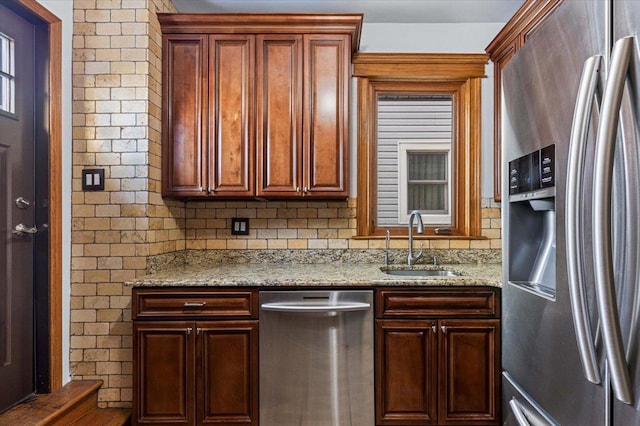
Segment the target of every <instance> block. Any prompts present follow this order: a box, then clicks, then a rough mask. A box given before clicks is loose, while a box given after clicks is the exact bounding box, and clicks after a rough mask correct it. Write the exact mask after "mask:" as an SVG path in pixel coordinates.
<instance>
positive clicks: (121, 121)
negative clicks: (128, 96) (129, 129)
mask: <svg viewBox="0 0 640 426" xmlns="http://www.w3.org/2000/svg"><path fill="white" fill-rule="evenodd" d="M111 124H112V125H113V126H133V125H134V124H136V116H135V114H111Z"/></svg>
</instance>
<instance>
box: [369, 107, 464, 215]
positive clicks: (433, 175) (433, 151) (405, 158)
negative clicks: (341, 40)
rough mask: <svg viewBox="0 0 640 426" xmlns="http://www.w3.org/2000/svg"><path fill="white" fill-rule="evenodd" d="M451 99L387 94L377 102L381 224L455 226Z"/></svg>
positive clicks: (378, 200) (379, 210) (379, 212)
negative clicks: (416, 215) (416, 218)
mask: <svg viewBox="0 0 640 426" xmlns="http://www.w3.org/2000/svg"><path fill="white" fill-rule="evenodd" d="M452 105H453V102H452V98H451V96H441V95H400V96H399V95H383V96H381V97H380V98H379V99H378V104H377V110H378V113H377V135H378V141H377V142H378V149H377V162H376V165H377V170H378V175H377V185H378V199H377V203H378V206H377V207H378V210H377V211H378V221H377V222H378V224H379V225H381V226H397V225H399V224H402V225H406V224H407V223H408V222H409V214H410V213H411V212H412V211H413V210H419V211H421V212H422V216H423V218H422V219H423V221H424V223H425V225H439V226H450V225H451V201H452V194H451V178H452V176H451V157H452V156H451V148H452V139H453V114H452Z"/></svg>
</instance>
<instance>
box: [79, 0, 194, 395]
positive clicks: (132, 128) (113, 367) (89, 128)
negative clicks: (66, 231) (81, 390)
mask: <svg viewBox="0 0 640 426" xmlns="http://www.w3.org/2000/svg"><path fill="white" fill-rule="evenodd" d="M173 11H175V10H174V9H173V5H172V3H171V2H170V1H160V0H75V1H74V28H73V33H74V36H73V160H72V161H73V182H72V234H71V240H72V249H71V250H72V261H71V339H70V345H71V354H70V361H71V365H70V370H71V373H72V375H73V379H101V380H103V381H104V385H103V387H102V389H101V391H100V394H99V404H100V406H103V407H104V406H114V407H116V406H130V401H131V396H132V395H131V381H132V380H131V379H132V376H131V370H132V353H131V343H132V339H131V321H130V318H131V312H130V306H131V295H130V293H131V292H130V289H129V288H127V287H125V286H124V285H123V282H124V281H126V280H129V279H132V278H134V277H136V276H138V275H141V274H144V273H145V272H146V269H147V257H148V256H149V255H154V254H159V253H165V252H171V251H176V250H182V249H183V248H184V231H183V230H182V229H183V228H184V219H183V218H184V212H185V209H184V205H183V204H181V203H176V202H170V201H166V202H165V201H164V200H162V199H161V197H160V195H159V193H158V191H159V182H160V143H161V142H160V129H161V126H160V122H161V118H160V117H161V116H160V110H161V93H162V90H161V82H162V78H161V46H162V37H161V34H160V25H159V23H158V20H157V18H156V13H157V12H173ZM94 167H99V168H104V169H105V190H104V191H100V192H83V191H82V189H81V170H82V169H83V168H94Z"/></svg>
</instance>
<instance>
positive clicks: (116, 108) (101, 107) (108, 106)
mask: <svg viewBox="0 0 640 426" xmlns="http://www.w3.org/2000/svg"><path fill="white" fill-rule="evenodd" d="M95 106H96V107H95V109H96V112H100V113H112V112H120V102H119V101H96V103H95Z"/></svg>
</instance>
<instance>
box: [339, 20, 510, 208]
mask: <svg viewBox="0 0 640 426" xmlns="http://www.w3.org/2000/svg"><path fill="white" fill-rule="evenodd" d="M503 26H504V23H483V24H471V23H467V24H387V23H385V24H376V23H371V24H368V23H365V24H364V25H363V27H362V36H361V39H360V51H361V52H394V53H484V49H485V47H487V45H488V44H489V43H490V42H491V40H493V38H494V37H495V36H496V34H498V32H499V31H500V30H501V29H502V27H503ZM486 74H487V78H486V79H484V80H483V82H482V197H483V198H493V64H492V63H491V62H490V63H489V64H487V66H486ZM351 117H352V119H351V141H352V143H351V152H350V153H349V155H350V156H351V165H350V169H351V176H350V182H351V190H350V192H351V195H352V196H356V194H357V189H356V186H357V185H356V184H357V177H356V171H357V163H356V143H355V141H356V140H357V86H356V84H355V79H354V82H352V99H351Z"/></svg>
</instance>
